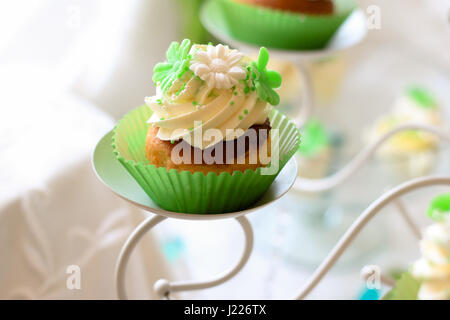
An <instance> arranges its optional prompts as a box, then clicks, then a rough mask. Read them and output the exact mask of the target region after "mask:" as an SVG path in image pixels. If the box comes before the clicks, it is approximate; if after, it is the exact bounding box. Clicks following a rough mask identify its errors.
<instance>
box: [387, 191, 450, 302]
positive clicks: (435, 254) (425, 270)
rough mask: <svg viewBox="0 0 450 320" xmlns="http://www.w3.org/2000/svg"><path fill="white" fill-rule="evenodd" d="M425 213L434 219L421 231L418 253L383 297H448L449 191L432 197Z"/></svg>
mask: <svg viewBox="0 0 450 320" xmlns="http://www.w3.org/2000/svg"><path fill="white" fill-rule="evenodd" d="M427 215H428V217H429V218H431V219H432V220H433V221H434V223H433V224H432V225H430V226H428V227H427V228H426V229H425V230H424V232H423V238H422V240H421V241H420V250H421V253H422V257H421V258H420V259H418V260H416V261H415V262H414V263H413V264H412V266H411V268H410V270H409V271H407V272H404V273H403V274H401V276H400V277H399V279H398V280H397V282H396V284H395V286H394V288H392V289H391V290H390V291H389V292H388V293H386V295H385V296H384V297H383V300H450V193H444V194H441V195H438V196H437V197H435V198H434V199H433V200H432V201H431V204H430V206H429V208H428V210H427Z"/></svg>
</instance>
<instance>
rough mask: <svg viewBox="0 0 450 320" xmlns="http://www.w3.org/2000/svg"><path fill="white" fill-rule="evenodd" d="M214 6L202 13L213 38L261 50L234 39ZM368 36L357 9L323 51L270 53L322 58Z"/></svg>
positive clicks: (275, 50) (280, 51)
mask: <svg viewBox="0 0 450 320" xmlns="http://www.w3.org/2000/svg"><path fill="white" fill-rule="evenodd" d="M213 5H214V4H213V1H209V2H207V3H206V4H205V5H204V6H203V8H202V10H201V13H200V20H201V21H202V24H203V25H204V26H205V28H206V29H207V30H208V31H209V32H210V33H211V34H212V35H213V36H215V37H216V38H217V39H219V40H221V41H224V42H226V43H228V44H230V45H231V46H233V47H235V48H239V49H242V50H245V51H248V52H252V51H257V50H259V47H256V46H254V45H251V44H248V43H244V42H241V41H238V40H236V39H234V38H233V37H232V36H231V35H230V33H229V32H228V28H227V26H226V21H224V17H223V15H222V14H220V12H219V13H217V12H215V11H217V10H212V9H214V8H210V7H211V6H213ZM366 34H367V27H366V16H365V15H364V13H363V11H362V10H361V9H357V10H355V11H354V12H353V13H352V14H351V15H350V16H349V17H348V18H347V19H346V20H345V22H344V23H343V24H342V25H341V27H340V28H339V29H338V30H337V31H336V33H335V35H334V36H333V38H331V39H330V41H329V42H328V44H327V46H326V47H325V48H323V49H321V50H282V49H276V48H270V52H271V53H273V54H274V55H276V56H277V57H279V58H285V59H288V60H291V61H297V60H305V59H314V58H321V57H324V56H329V55H331V54H334V53H336V52H338V51H341V50H345V49H347V48H350V47H352V46H354V45H356V44H357V43H359V42H360V41H361V40H362V39H364V37H365V36H366Z"/></svg>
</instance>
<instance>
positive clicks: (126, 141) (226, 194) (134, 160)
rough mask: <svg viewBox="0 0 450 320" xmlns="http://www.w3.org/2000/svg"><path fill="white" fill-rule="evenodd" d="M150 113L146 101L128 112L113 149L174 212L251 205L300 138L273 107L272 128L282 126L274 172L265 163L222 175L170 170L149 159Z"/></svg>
mask: <svg viewBox="0 0 450 320" xmlns="http://www.w3.org/2000/svg"><path fill="white" fill-rule="evenodd" d="M151 115H152V111H151V110H150V108H148V107H147V106H145V105H144V106H140V107H138V108H136V109H134V110H132V111H130V112H129V113H127V114H126V115H125V116H124V117H123V118H122V119H121V120H120V121H119V123H118V125H117V126H116V127H115V129H114V134H113V138H112V146H113V152H114V154H115V156H116V158H117V159H118V160H119V162H120V163H121V164H122V166H123V167H124V168H125V169H126V170H127V171H128V173H129V174H130V175H131V176H132V177H133V178H134V179H135V180H136V182H137V183H138V184H139V185H140V187H141V188H142V190H144V191H145V193H146V194H147V195H148V197H150V199H152V200H153V201H154V202H155V203H156V204H158V206H160V207H161V208H163V209H165V210H169V211H174V212H180V213H196V214H208V213H226V212H235V211H239V210H244V209H247V208H248V207H249V206H251V205H252V204H254V203H255V202H256V201H258V200H259V199H260V198H261V196H262V195H263V194H264V193H265V192H266V191H267V189H269V187H270V185H271V184H272V182H273V181H274V180H275V178H276V176H277V175H278V173H279V172H280V171H281V169H282V168H283V167H284V166H285V164H286V163H287V162H288V160H289V159H290V158H291V157H292V156H293V155H294V153H295V151H296V150H297V148H298V143H299V141H300V136H299V131H298V129H297V127H296V126H295V124H294V123H293V122H292V121H291V120H289V118H288V117H286V116H285V115H283V114H282V113H280V112H279V111H277V110H276V109H275V108H273V109H272V110H271V112H270V115H269V120H270V124H271V126H272V130H273V129H278V130H279V133H280V134H279V140H278V141H275V140H273V141H272V145H273V147H272V148H275V147H278V148H279V149H278V150H279V162H278V170H277V172H276V173H275V174H272V175H268V174H263V173H262V172H261V168H257V169H256V170H246V171H245V172H241V171H234V172H233V173H232V174H230V173H228V172H222V173H220V174H219V175H217V174H216V173H214V172H209V173H208V174H207V175H205V174H203V173H202V172H195V173H191V172H190V171H178V170H176V169H171V170H167V169H166V168H164V167H158V168H157V167H156V166H154V165H152V164H150V163H149V161H148V159H147V158H146V156H145V143H146V142H145V140H146V135H147V131H148V128H149V124H148V123H147V120H148V118H149V117H150V116H151ZM272 150H274V149H272ZM269 165H271V164H269Z"/></svg>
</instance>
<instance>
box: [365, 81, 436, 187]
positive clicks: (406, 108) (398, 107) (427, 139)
mask: <svg viewBox="0 0 450 320" xmlns="http://www.w3.org/2000/svg"><path fill="white" fill-rule="evenodd" d="M404 124H422V125H429V126H435V127H441V126H442V123H441V115H440V110H439V107H438V104H437V102H436V100H435V99H434V98H433V96H432V95H431V94H430V93H429V92H428V91H427V90H425V89H424V88H421V87H416V86H414V87H409V88H408V89H406V90H405V92H404V94H403V95H402V96H401V97H400V98H398V99H397V101H396V102H395V104H394V107H393V110H392V111H391V112H390V113H388V114H387V115H385V116H382V117H380V118H379V119H378V120H377V121H376V123H375V125H374V127H373V128H372V129H371V131H370V133H369V140H370V141H373V140H376V139H378V138H379V137H380V136H382V135H384V134H385V133H386V132H388V131H390V130H392V129H394V128H396V127H397V126H400V125H404ZM438 145H439V138H438V137H436V136H435V135H433V134H431V133H428V132H423V131H420V130H409V131H404V132H400V133H398V134H396V135H394V136H392V137H391V138H390V139H389V140H388V141H386V142H385V143H384V144H383V145H382V146H381V147H380V148H379V149H378V152H377V154H378V156H379V158H380V159H381V160H382V161H383V162H386V163H387V164H389V166H390V167H391V168H392V169H393V171H394V172H395V174H396V175H399V176H401V177H403V178H411V177H416V176H420V175H424V174H427V173H429V172H430V171H431V169H432V167H433V165H434V162H435V158H436V151H437V148H438Z"/></svg>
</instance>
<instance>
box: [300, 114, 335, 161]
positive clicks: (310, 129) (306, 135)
mask: <svg viewBox="0 0 450 320" xmlns="http://www.w3.org/2000/svg"><path fill="white" fill-rule="evenodd" d="M329 144H330V136H329V134H328V132H327V131H326V130H325V128H324V127H323V125H322V124H321V123H320V122H319V121H317V120H316V119H311V120H309V121H308V122H307V123H306V125H305V126H304V127H303V129H302V141H301V143H300V147H299V148H298V152H299V153H300V154H301V155H302V156H304V157H313V156H314V155H316V154H317V153H318V152H319V151H321V150H323V149H324V148H326V147H327V146H328V145H329Z"/></svg>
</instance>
